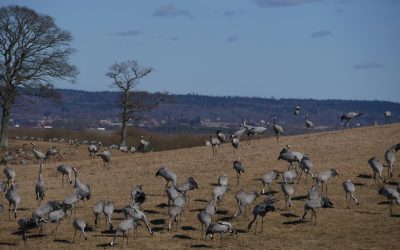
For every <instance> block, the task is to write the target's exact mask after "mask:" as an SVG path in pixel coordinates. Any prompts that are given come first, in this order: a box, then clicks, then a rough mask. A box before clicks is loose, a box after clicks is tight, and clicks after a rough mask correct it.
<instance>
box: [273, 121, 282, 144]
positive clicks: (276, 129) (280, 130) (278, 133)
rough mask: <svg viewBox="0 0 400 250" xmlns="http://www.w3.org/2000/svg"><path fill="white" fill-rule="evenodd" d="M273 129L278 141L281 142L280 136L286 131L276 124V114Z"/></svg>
mask: <svg viewBox="0 0 400 250" xmlns="http://www.w3.org/2000/svg"><path fill="white" fill-rule="evenodd" d="M272 129H273V130H274V133H275V136H276V142H277V143H278V142H279V136H280V135H281V134H283V133H284V131H283V127H282V126H281V125H278V124H276V116H274V123H273V124H272Z"/></svg>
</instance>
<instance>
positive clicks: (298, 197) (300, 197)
mask: <svg viewBox="0 0 400 250" xmlns="http://www.w3.org/2000/svg"><path fill="white" fill-rule="evenodd" d="M307 198H308V195H299V196H295V197H293V198H292V200H294V201H303V200H306V199H307Z"/></svg>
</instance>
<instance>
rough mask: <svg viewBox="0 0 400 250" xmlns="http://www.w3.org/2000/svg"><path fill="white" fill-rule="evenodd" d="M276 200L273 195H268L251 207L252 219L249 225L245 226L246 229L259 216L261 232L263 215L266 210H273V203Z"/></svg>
mask: <svg viewBox="0 0 400 250" xmlns="http://www.w3.org/2000/svg"><path fill="white" fill-rule="evenodd" d="M276 201H277V199H276V198H275V197H274V196H273V195H269V196H268V197H267V198H266V199H265V200H264V201H263V202H261V203H259V204H257V205H256V206H255V207H254V208H253V219H252V220H251V221H250V223H249V225H248V226H247V229H248V230H250V228H251V225H253V223H254V221H256V219H257V218H258V216H261V232H262V231H263V229H264V216H265V215H266V214H267V213H268V212H273V211H275V205H274V203H275V202H276ZM255 232H257V223H256V229H255Z"/></svg>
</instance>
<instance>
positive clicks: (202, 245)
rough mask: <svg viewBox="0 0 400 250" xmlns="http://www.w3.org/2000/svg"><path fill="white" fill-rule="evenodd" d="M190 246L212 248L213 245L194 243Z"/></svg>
mask: <svg viewBox="0 0 400 250" xmlns="http://www.w3.org/2000/svg"><path fill="white" fill-rule="evenodd" d="M190 248H212V246H209V245H205V244H194V245H191V246H190Z"/></svg>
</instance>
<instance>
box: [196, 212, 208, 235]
mask: <svg viewBox="0 0 400 250" xmlns="http://www.w3.org/2000/svg"><path fill="white" fill-rule="evenodd" d="M197 220H198V221H199V222H200V224H201V239H203V233H204V227H205V228H206V230H207V228H208V226H209V225H210V224H211V215H209V214H208V213H207V212H206V211H205V210H201V211H200V212H199V213H198V214H197Z"/></svg>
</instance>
